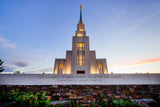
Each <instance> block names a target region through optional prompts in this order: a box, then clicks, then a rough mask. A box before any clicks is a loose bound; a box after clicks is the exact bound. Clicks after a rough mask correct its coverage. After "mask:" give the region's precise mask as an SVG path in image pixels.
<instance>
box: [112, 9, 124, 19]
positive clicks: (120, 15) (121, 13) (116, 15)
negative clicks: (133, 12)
mask: <svg viewBox="0 0 160 107" xmlns="http://www.w3.org/2000/svg"><path fill="white" fill-rule="evenodd" d="M125 14H126V11H125V10H122V11H119V12H118V13H117V14H115V17H116V18H117V19H119V18H121V17H122V16H124V15H125Z"/></svg>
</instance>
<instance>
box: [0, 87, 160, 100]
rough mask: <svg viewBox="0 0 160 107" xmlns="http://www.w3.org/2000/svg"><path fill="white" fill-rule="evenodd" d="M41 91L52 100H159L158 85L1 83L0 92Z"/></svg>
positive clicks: (159, 88)
mask: <svg viewBox="0 0 160 107" xmlns="http://www.w3.org/2000/svg"><path fill="white" fill-rule="evenodd" d="M17 89H18V90H19V91H25V92H30V91H32V92H35V93H36V92H43V91H46V92H47V95H49V96H52V98H53V99H54V100H59V97H63V99H64V100H68V99H76V100H77V99H78V100H83V101H87V100H93V98H94V99H96V100H99V96H100V95H101V94H103V95H104V96H105V98H106V99H110V98H112V97H113V99H121V98H129V99H142V98H152V99H155V100H157V101H159V100H160V85H39V86H37V85H30V86H26V85H1V86H0V92H3V91H5V92H9V91H11V90H12V91H16V90H17Z"/></svg>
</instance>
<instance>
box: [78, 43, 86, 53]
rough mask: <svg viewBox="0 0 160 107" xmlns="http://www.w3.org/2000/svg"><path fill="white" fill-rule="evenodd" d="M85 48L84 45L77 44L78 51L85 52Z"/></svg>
mask: <svg viewBox="0 0 160 107" xmlns="http://www.w3.org/2000/svg"><path fill="white" fill-rule="evenodd" d="M84 50H85V47H84V43H77V51H84Z"/></svg>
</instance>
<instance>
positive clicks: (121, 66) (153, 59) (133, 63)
mask: <svg viewBox="0 0 160 107" xmlns="http://www.w3.org/2000/svg"><path fill="white" fill-rule="evenodd" d="M155 62H160V57H156V58H152V59H146V60H141V61H135V62H125V63H122V64H120V65H117V67H118V68H125V67H131V66H138V65H143V64H149V63H155Z"/></svg>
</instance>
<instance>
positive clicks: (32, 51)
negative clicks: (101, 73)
mask: <svg viewBox="0 0 160 107" xmlns="http://www.w3.org/2000/svg"><path fill="white" fill-rule="evenodd" d="M80 4H81V5H82V20H83V22H84V24H85V29H86V34H87V36H89V39H90V49H91V50H95V51H96V57H97V58H106V59H107V64H108V73H111V72H113V73H160V0H0V59H2V60H3V61H4V63H3V67H4V68H5V70H4V71H3V73H13V72H15V71H20V72H21V73H34V74H35V73H43V72H45V73H53V69H54V61H55V58H65V56H66V50H71V49H72V36H75V31H76V26H77V23H78V21H79V14H80V8H79V6H80Z"/></svg>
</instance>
